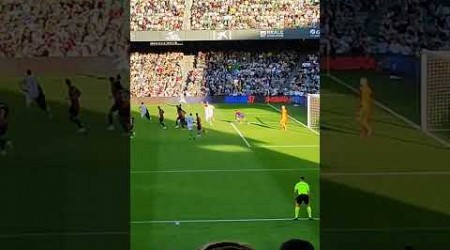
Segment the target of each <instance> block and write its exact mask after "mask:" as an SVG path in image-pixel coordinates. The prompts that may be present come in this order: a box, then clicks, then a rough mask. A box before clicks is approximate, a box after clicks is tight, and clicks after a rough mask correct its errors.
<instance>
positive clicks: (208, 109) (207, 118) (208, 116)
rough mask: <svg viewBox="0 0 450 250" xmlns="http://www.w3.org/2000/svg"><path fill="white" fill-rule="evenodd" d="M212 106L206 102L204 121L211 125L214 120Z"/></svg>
mask: <svg viewBox="0 0 450 250" xmlns="http://www.w3.org/2000/svg"><path fill="white" fill-rule="evenodd" d="M214 108H215V107H214V106H213V105H211V104H209V103H208V102H206V104H205V121H206V122H209V124H210V125H212V122H213V120H214Z"/></svg>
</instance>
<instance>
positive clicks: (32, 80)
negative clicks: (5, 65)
mask: <svg viewBox="0 0 450 250" xmlns="http://www.w3.org/2000/svg"><path fill="white" fill-rule="evenodd" d="M20 88H21V90H22V91H23V92H24V94H25V97H26V104H27V106H30V105H31V104H32V103H33V102H35V103H36V104H37V106H38V107H39V109H41V110H42V111H44V112H45V113H46V114H47V116H48V117H49V118H52V114H51V112H50V108H49V107H48V106H47V101H46V98H45V93H44V90H43V89H42V88H41V86H39V83H38V81H37V79H36V77H35V76H33V75H32V73H31V70H29V69H28V70H27V76H26V77H25V79H24V81H23V82H22V83H21V84H20Z"/></svg>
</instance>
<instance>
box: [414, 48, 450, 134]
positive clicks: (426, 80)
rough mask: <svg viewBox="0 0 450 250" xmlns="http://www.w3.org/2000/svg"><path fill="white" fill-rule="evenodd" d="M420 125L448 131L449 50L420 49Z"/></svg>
mask: <svg viewBox="0 0 450 250" xmlns="http://www.w3.org/2000/svg"><path fill="white" fill-rule="evenodd" d="M421 63H422V65H421V77H422V79H421V126H422V129H423V130H424V131H427V132H446V131H450V116H449V115H450V51H427V50H424V51H422V55H421Z"/></svg>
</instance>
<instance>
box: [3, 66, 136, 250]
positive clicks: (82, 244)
mask: <svg viewBox="0 0 450 250" xmlns="http://www.w3.org/2000/svg"><path fill="white" fill-rule="evenodd" d="M65 77H69V78H71V79H72V82H73V83H74V84H75V85H76V86H77V87H78V88H79V89H80V90H81V92H82V96H81V100H80V101H81V106H82V111H81V117H82V119H83V120H84V121H85V122H86V123H88V124H89V127H90V130H89V133H88V134H87V135H80V134H78V133H77V130H76V127H75V125H74V124H73V123H71V122H69V120H68V108H69V106H68V105H69V104H68V100H67V99H66V98H67V87H66V86H65V85H64V79H65ZM21 79H23V78H22V77H19V76H17V77H2V78H1V79H0V101H2V102H6V103H7V104H8V105H9V107H10V117H9V131H8V134H7V135H8V137H9V138H10V139H11V140H12V141H13V143H14V147H13V148H12V149H11V150H9V151H8V154H7V155H6V156H4V157H0V190H2V191H0V193H1V196H2V200H3V202H2V205H1V208H0V221H1V223H0V249H19V250H21V249H73V250H75V249H98V246H102V247H104V248H108V249H125V248H126V247H127V244H128V240H127V235H126V233H127V229H128V223H129V216H128V211H129V209H128V208H129V194H128V192H127V191H128V190H129V182H128V178H127V176H128V174H129V169H128V166H129V157H128V156H129V139H128V138H127V137H123V136H121V135H120V132H119V131H107V129H106V127H107V118H106V115H107V112H108V111H109V108H110V106H111V104H112V101H111V100H110V99H108V96H109V95H110V90H109V83H108V80H107V79H98V78H93V77H83V76H79V75H62V74H59V75H58V74H38V80H39V82H40V84H41V85H42V87H43V89H44V91H45V93H46V96H47V101H48V104H49V106H50V108H51V110H52V113H53V116H54V117H53V119H51V120H49V119H48V118H47V117H46V116H45V115H44V114H43V113H41V112H40V111H39V110H38V108H37V107H36V106H33V107H30V108H26V105H25V97H24V96H23V94H22V93H21V92H20V91H19V86H18V83H19V81H20V80H21ZM111 207H113V208H114V209H110V208H111Z"/></svg>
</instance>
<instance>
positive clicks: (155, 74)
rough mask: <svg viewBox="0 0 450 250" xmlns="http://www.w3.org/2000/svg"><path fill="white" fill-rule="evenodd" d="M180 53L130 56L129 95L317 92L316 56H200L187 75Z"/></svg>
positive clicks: (239, 53) (223, 53) (227, 53)
mask: <svg viewBox="0 0 450 250" xmlns="http://www.w3.org/2000/svg"><path fill="white" fill-rule="evenodd" d="M183 57H184V55H183V53H174V52H169V53H159V54H158V53H147V54H145V53H133V54H132V55H131V94H132V95H133V96H135V97H180V96H187V97H191V96H204V95H209V96H216V95H235V96H237V95H257V96H258V95H260V96H278V95H305V94H308V93H319V89H320V77H319V62H318V56H317V55H304V54H302V53H300V52H297V51H293V50H290V51H278V52H248V51H233V52H231V51H210V52H199V53H198V54H197V55H195V62H194V65H193V67H192V68H190V69H189V71H188V72H184V73H185V75H186V77H183V75H184V74H183V70H186V69H183V67H182V66H181V65H180V64H181V63H180V62H182V61H183Z"/></svg>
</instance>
